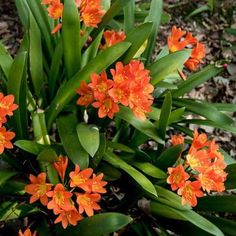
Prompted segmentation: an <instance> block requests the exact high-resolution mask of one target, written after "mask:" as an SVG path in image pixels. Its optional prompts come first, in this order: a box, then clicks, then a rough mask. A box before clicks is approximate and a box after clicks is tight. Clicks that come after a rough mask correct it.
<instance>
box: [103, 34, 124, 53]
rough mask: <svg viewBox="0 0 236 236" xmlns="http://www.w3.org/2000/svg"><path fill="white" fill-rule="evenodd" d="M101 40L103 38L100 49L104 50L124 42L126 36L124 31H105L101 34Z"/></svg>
mask: <svg viewBox="0 0 236 236" xmlns="http://www.w3.org/2000/svg"><path fill="white" fill-rule="evenodd" d="M103 38H104V41H105V43H104V45H101V46H100V48H101V49H106V48H108V47H111V46H112V45H115V44H117V43H120V42H122V41H124V40H125V38H126V34H125V32H124V31H118V32H116V31H115V30H106V31H105V32H104V33H103Z"/></svg>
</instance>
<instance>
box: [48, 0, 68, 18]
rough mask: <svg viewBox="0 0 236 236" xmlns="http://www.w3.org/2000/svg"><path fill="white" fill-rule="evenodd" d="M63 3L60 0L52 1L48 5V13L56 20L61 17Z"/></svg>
mask: <svg viewBox="0 0 236 236" xmlns="http://www.w3.org/2000/svg"><path fill="white" fill-rule="evenodd" d="M63 8H64V6H63V4H62V3H61V2H60V1H52V2H51V3H50V5H49V7H48V9H47V10H48V15H49V16H50V17H51V18H53V19H54V20H57V19H59V18H61V17H62V13H63Z"/></svg>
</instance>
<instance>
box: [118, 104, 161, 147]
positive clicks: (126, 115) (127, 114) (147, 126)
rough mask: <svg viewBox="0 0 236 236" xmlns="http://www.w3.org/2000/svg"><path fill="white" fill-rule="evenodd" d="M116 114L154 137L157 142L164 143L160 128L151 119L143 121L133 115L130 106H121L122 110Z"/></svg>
mask: <svg viewBox="0 0 236 236" xmlns="http://www.w3.org/2000/svg"><path fill="white" fill-rule="evenodd" d="M116 116H117V117H119V118H121V119H123V120H125V121H126V122H128V123H129V124H131V125H132V126H134V127H135V128H136V129H137V130H139V131H140V132H142V133H143V134H145V135H147V136H148V137H150V138H152V139H154V140H155V141H156V142H158V143H163V140H162V139H161V137H160V136H159V134H158V130H157V128H156V127H155V125H154V124H153V123H152V122H151V121H149V120H145V121H141V120H140V119H138V118H137V117H135V116H134V115H133V113H132V112H131V110H130V109H129V108H127V107H120V111H119V112H118V113H117V115H116Z"/></svg>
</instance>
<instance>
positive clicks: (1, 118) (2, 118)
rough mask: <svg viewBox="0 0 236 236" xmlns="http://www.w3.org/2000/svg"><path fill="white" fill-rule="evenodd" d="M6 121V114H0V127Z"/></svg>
mask: <svg viewBox="0 0 236 236" xmlns="http://www.w3.org/2000/svg"><path fill="white" fill-rule="evenodd" d="M6 122H7V118H6V116H3V117H2V116H0V127H1V126H2V125H3V124H4V123H6Z"/></svg>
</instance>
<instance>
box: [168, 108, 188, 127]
mask: <svg viewBox="0 0 236 236" xmlns="http://www.w3.org/2000/svg"><path fill="white" fill-rule="evenodd" d="M184 111H185V107H181V108H178V109H176V110H174V111H172V112H171V114H170V117H169V121H168V124H172V123H175V122H178V121H180V120H182V119H183V117H182V116H183V115H184Z"/></svg>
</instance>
